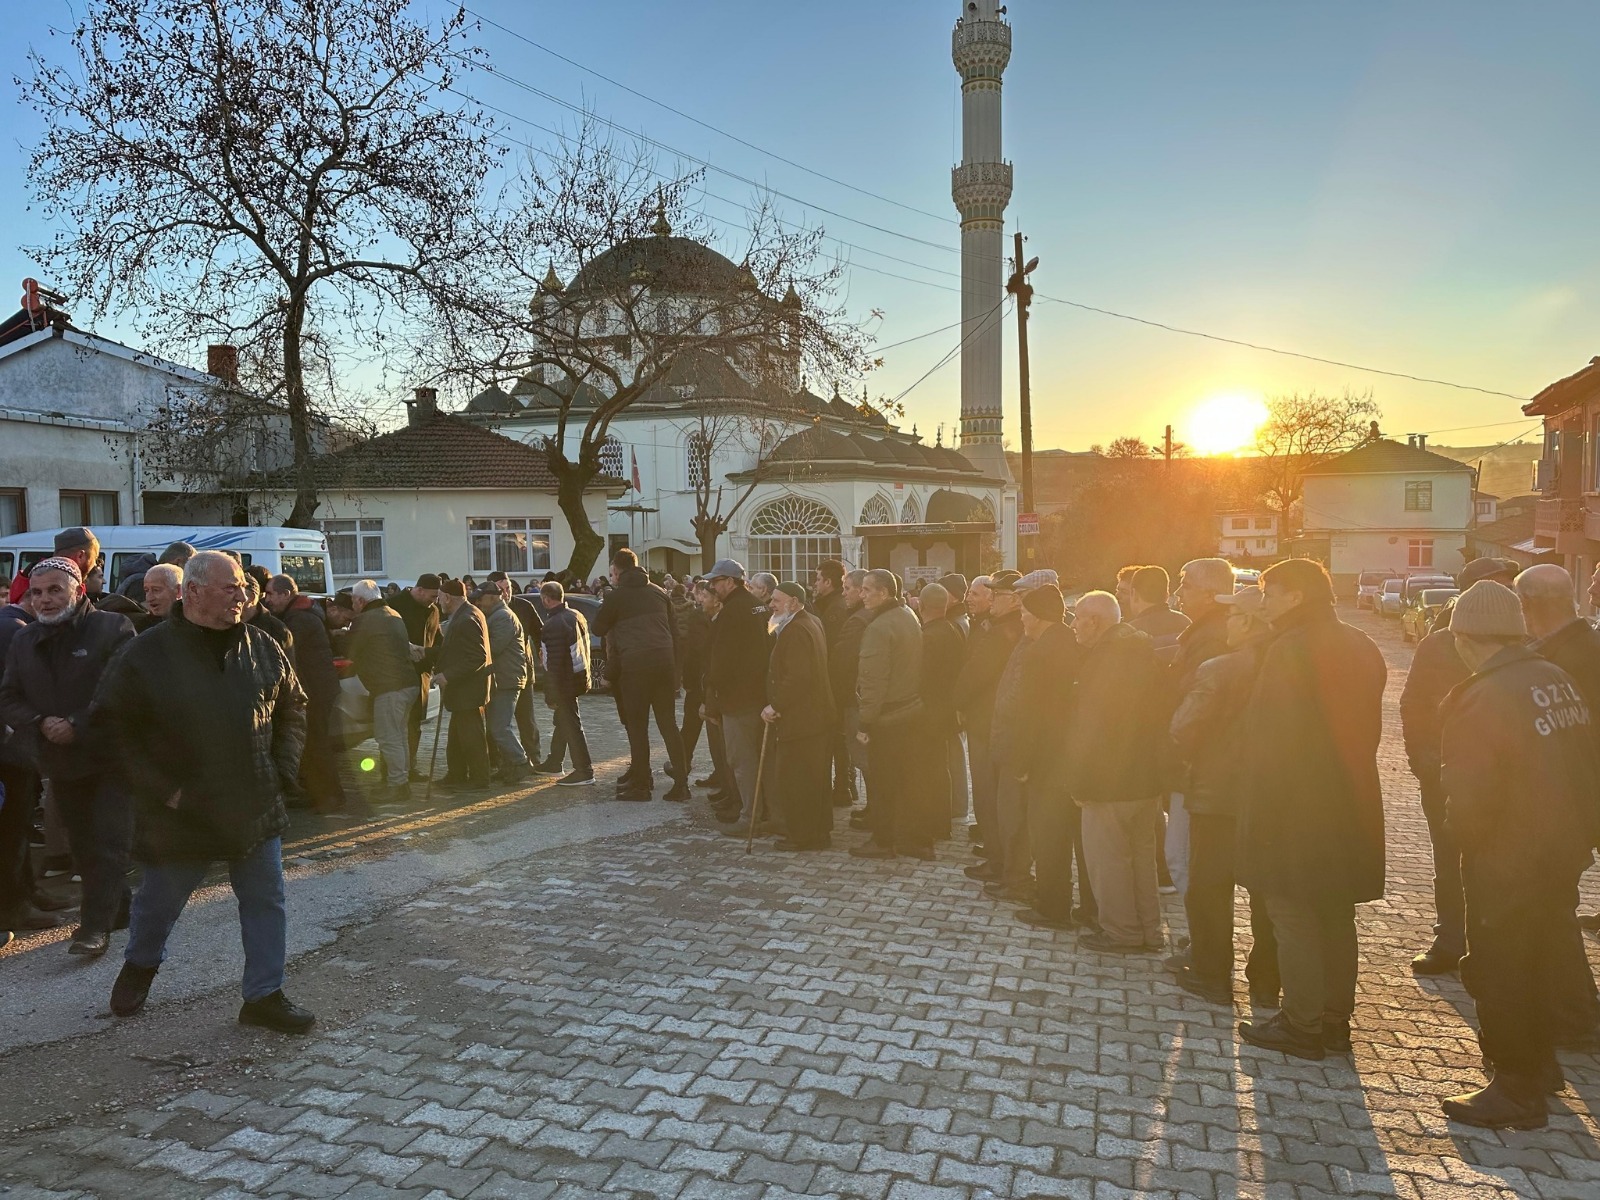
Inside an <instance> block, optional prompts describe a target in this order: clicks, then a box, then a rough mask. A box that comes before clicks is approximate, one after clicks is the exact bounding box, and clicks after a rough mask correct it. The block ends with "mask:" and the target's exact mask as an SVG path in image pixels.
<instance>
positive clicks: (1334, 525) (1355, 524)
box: [1304, 471, 1472, 533]
mask: <svg viewBox="0 0 1600 1200" xmlns="http://www.w3.org/2000/svg"><path fill="white" fill-rule="evenodd" d="M1421 480H1428V481H1431V482H1432V484H1433V509H1432V511H1431V512H1408V511H1406V484H1407V483H1408V482H1412V481H1421ZM1471 525H1472V474H1471V473H1470V472H1468V471H1440V472H1436V473H1433V474H1428V473H1418V474H1404V475H1402V474H1398V473H1396V474H1383V475H1308V476H1306V480H1305V523H1304V528H1305V530H1306V532H1307V533H1310V532H1312V531H1313V530H1321V529H1383V530H1388V531H1390V532H1393V531H1397V530H1410V529H1423V530H1427V529H1443V530H1456V531H1465V530H1467V529H1469V528H1470V527H1471Z"/></svg>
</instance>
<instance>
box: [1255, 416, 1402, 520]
mask: <svg viewBox="0 0 1600 1200" xmlns="http://www.w3.org/2000/svg"><path fill="white" fill-rule="evenodd" d="M1378 416H1379V412H1378V405H1377V403H1376V402H1375V401H1374V400H1373V398H1372V393H1371V391H1366V392H1352V391H1350V390H1349V389H1346V390H1345V391H1344V392H1342V393H1340V394H1339V395H1337V396H1324V395H1321V394H1319V393H1317V392H1308V393H1306V394H1305V395H1301V394H1300V393H1299V392H1295V393H1292V394H1290V395H1287V396H1271V397H1269V398H1268V399H1267V420H1266V422H1265V423H1264V424H1263V425H1262V426H1261V429H1260V431H1259V432H1258V433H1257V434H1256V451H1257V453H1258V455H1259V457H1258V458H1257V459H1256V460H1255V461H1256V466H1257V471H1258V472H1259V475H1258V478H1259V479H1260V495H1261V497H1262V499H1263V500H1265V501H1266V503H1267V506H1268V507H1269V508H1272V509H1274V510H1276V511H1277V512H1278V513H1279V514H1280V515H1282V516H1283V517H1284V518H1285V521H1286V522H1287V518H1288V515H1289V510H1290V509H1292V508H1293V507H1294V506H1295V505H1296V504H1298V503H1299V502H1300V496H1301V493H1302V491H1303V489H1304V483H1303V481H1302V476H1303V475H1304V474H1305V472H1306V471H1308V470H1310V469H1311V468H1312V467H1315V466H1317V465H1319V464H1321V463H1324V462H1326V461H1328V459H1330V458H1333V457H1334V456H1335V455H1339V454H1343V453H1344V452H1345V451H1346V450H1351V449H1353V448H1355V447H1356V446H1359V445H1360V444H1361V443H1362V442H1364V441H1366V440H1367V439H1368V438H1369V437H1370V436H1371V435H1372V431H1373V430H1374V429H1376V428H1377V418H1378Z"/></svg>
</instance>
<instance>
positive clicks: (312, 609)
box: [186, 575, 348, 816]
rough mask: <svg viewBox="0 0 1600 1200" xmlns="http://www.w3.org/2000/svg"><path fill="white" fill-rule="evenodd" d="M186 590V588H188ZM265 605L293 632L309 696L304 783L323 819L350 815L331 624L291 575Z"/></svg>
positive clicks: (271, 589) (297, 665)
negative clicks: (343, 776)
mask: <svg viewBox="0 0 1600 1200" xmlns="http://www.w3.org/2000/svg"><path fill="white" fill-rule="evenodd" d="M186 590H187V589H186ZM262 602H263V603H265V604H266V606H267V609H268V610H269V611H270V612H271V613H272V615H273V616H275V617H277V618H278V620H280V621H282V622H283V623H284V624H285V625H287V626H288V627H289V633H290V635H291V636H292V637H293V638H294V672H295V675H296V677H297V678H298V679H299V681H300V686H301V687H303V688H304V689H305V693H306V744H305V753H304V755H302V757H301V762H300V780H301V783H302V784H303V785H304V787H305V790H306V794H307V795H308V796H309V797H310V798H311V803H312V804H313V805H315V807H316V808H317V809H318V811H320V812H322V813H323V814H324V815H328V816H332V815H335V814H339V813H343V812H345V811H346V805H347V803H348V801H347V799H346V797H345V794H344V783H343V781H342V780H341V779H340V778H339V758H338V753H337V748H336V742H337V735H336V734H335V732H334V722H335V721H337V720H338V707H337V706H338V702H339V669H338V668H337V667H336V666H334V664H333V642H332V640H331V639H330V638H329V636H328V624H327V622H326V621H325V620H323V618H322V615H321V614H320V613H319V612H318V611H317V607H316V605H315V604H314V603H313V602H312V599H311V597H310V596H302V595H300V588H299V585H298V584H296V583H295V581H294V579H293V578H291V577H290V576H288V575H274V576H273V577H272V581H271V582H270V583H269V584H268V585H267V591H266V594H265V595H264V596H263V597H262Z"/></svg>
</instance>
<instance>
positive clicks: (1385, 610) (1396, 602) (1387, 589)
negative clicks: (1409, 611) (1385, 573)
mask: <svg viewBox="0 0 1600 1200" xmlns="http://www.w3.org/2000/svg"><path fill="white" fill-rule="evenodd" d="M1405 585H1406V581H1405V580H1404V579H1402V578H1401V577H1400V576H1398V575H1396V576H1393V577H1391V578H1389V579H1385V580H1384V581H1383V587H1382V588H1381V589H1380V590H1379V592H1378V603H1377V609H1378V615H1379V616H1380V617H1398V616H1399V615H1400V613H1401V610H1402V609H1404V608H1405V604H1406V602H1405V597H1404V596H1402V595H1401V594H1400V589H1401V588H1403V587H1405Z"/></svg>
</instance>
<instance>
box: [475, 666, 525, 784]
mask: <svg viewBox="0 0 1600 1200" xmlns="http://www.w3.org/2000/svg"><path fill="white" fill-rule="evenodd" d="M521 694H522V689H520V688H519V689H517V690H516V691H514V692H513V691H510V690H508V689H505V688H502V687H500V686H499V685H498V684H496V685H495V689H494V692H493V693H492V694H491V695H490V696H489V707H488V708H487V709H485V710H484V718H485V720H486V721H487V723H488V726H489V737H490V738H492V739H493V741H494V744H495V745H496V746H498V747H499V748H500V769H501V770H502V771H505V772H507V773H508V774H512V773H515V772H517V771H519V770H521V769H522V768H524V767H526V766H527V765H528V752H527V751H526V750H525V749H523V746H522V739H521V738H519V737H518V736H517V697H518V696H520V695H521Z"/></svg>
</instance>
